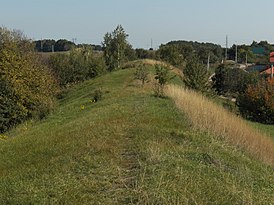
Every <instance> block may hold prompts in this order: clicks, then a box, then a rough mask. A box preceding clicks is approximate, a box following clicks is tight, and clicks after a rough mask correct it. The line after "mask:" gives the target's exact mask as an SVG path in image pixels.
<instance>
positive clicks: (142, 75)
mask: <svg viewBox="0 0 274 205" xmlns="http://www.w3.org/2000/svg"><path fill="white" fill-rule="evenodd" d="M134 76H135V79H137V80H140V81H141V82H142V85H144V84H145V82H146V81H147V80H148V68H147V67H145V65H140V66H138V68H137V69H136V71H135V73H134Z"/></svg>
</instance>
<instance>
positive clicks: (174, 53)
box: [157, 45, 184, 66]
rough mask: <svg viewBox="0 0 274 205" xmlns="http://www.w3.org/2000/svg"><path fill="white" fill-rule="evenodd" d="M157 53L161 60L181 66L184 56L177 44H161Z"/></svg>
mask: <svg viewBox="0 0 274 205" xmlns="http://www.w3.org/2000/svg"><path fill="white" fill-rule="evenodd" d="M157 55H158V56H159V58H160V59H161V60H163V61H165V62H168V63H170V64H171V65H174V66H182V64H183V63H184V56H183V55H182V54H181V52H180V50H179V47H178V46H177V45H161V46H160V48H159V50H158V51H157Z"/></svg>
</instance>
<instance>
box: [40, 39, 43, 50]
mask: <svg viewBox="0 0 274 205" xmlns="http://www.w3.org/2000/svg"><path fill="white" fill-rule="evenodd" d="M40 43H41V45H40V46H41V47H40V48H41V51H43V40H42V38H41V41H40Z"/></svg>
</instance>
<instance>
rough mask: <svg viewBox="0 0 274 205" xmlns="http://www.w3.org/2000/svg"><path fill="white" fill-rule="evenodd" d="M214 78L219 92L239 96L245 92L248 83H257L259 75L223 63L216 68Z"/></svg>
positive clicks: (214, 83)
mask: <svg viewBox="0 0 274 205" xmlns="http://www.w3.org/2000/svg"><path fill="white" fill-rule="evenodd" d="M212 80H213V88H214V89H215V91H216V92H217V94H219V95H225V96H233V97H237V96H238V95H239V94H241V93H244V92H245V90H246V88H247V86H248V85H250V84H255V83H257V82H258V80H259V75H258V74H257V73H255V72H254V73H248V72H245V71H243V70H242V69H239V68H233V67H231V66H229V65H226V64H221V65H219V66H218V67H217V69H216V70H215V75H214V77H213V78H212Z"/></svg>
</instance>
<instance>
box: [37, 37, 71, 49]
mask: <svg viewBox="0 0 274 205" xmlns="http://www.w3.org/2000/svg"><path fill="white" fill-rule="evenodd" d="M34 44H35V49H36V50H37V51H39V52H53V51H57V52H58V51H69V50H72V49H74V48H75V47H76V45H75V43H73V42H71V41H68V40H66V39H59V40H57V41H55V40H53V39H44V40H38V41H34Z"/></svg>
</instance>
